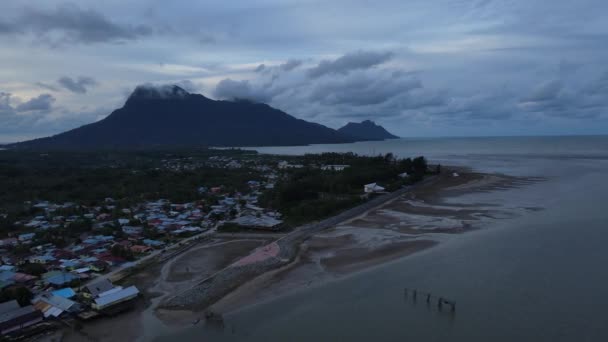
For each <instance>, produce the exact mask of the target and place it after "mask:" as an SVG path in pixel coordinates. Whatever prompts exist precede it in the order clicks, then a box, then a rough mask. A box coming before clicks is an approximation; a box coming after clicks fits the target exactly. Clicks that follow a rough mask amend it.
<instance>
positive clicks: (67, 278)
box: [45, 273, 78, 285]
mask: <svg viewBox="0 0 608 342" xmlns="http://www.w3.org/2000/svg"><path fill="white" fill-rule="evenodd" d="M74 279H78V277H77V276H75V275H73V274H71V273H62V274H58V275H56V276H53V277H50V278H47V279H46V280H45V281H46V282H47V283H49V284H53V285H63V284H67V283H69V282H71V281H72V280H74Z"/></svg>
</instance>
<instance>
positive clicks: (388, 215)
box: [64, 169, 540, 341]
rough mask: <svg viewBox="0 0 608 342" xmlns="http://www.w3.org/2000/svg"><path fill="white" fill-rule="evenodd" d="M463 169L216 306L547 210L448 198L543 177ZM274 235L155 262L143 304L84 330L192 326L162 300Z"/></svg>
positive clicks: (141, 281)
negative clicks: (528, 212) (492, 222)
mask: <svg viewBox="0 0 608 342" xmlns="http://www.w3.org/2000/svg"><path fill="white" fill-rule="evenodd" d="M457 172H458V173H459V176H458V177H454V176H453V175H452V173H447V172H446V173H444V174H442V175H440V176H439V177H438V179H437V180H436V181H434V182H433V183H431V184H428V185H425V186H423V187H419V188H417V189H415V190H413V191H411V192H409V193H407V194H406V195H405V196H402V197H400V198H397V199H396V200H392V201H389V202H387V203H385V204H384V205H382V206H381V207H379V208H375V209H372V210H370V211H368V212H366V213H364V214H363V215H360V216H359V217H356V218H353V219H351V220H349V221H346V222H342V223H341V224H339V225H337V226H335V227H333V228H330V229H326V230H324V231H321V232H319V233H317V234H314V235H312V236H310V237H309V238H307V239H306V240H305V241H303V242H302V243H300V244H299V245H298V246H297V248H298V250H299V252H298V253H297V255H296V257H295V259H294V260H293V261H292V262H290V263H288V264H286V265H284V266H282V267H280V268H278V269H274V270H271V271H269V272H266V273H264V274H262V275H260V276H258V277H256V278H254V279H252V280H249V281H247V282H245V283H243V284H240V285H239V286H238V287H237V288H236V289H235V290H234V291H232V292H230V293H229V294H228V295H226V296H224V297H223V298H221V299H220V300H219V301H217V302H216V303H214V304H213V305H212V306H211V307H210V308H209V309H210V310H212V311H214V312H218V313H222V314H229V313H231V312H235V311H238V310H240V309H243V308H245V307H247V306H250V305H255V304H258V303H262V302H265V301H269V300H273V299H275V298H278V297H280V296H282V295H286V294H289V293H292V292H294V291H297V290H298V289H303V288H307V287H310V286H319V285H322V284H324V283H326V282H328V281H332V280H334V279H338V278H341V277H345V276H348V275H351V274H353V273H355V272H359V271H362V270H367V269H370V268H373V267H375V266H378V265H381V264H385V263H387V262H391V261H394V260H397V259H399V258H403V257H406V256H407V255H411V254H412V253H416V252H418V251H421V250H424V249H427V248H431V247H433V246H435V245H436V244H438V243H440V242H441V241H442V240H443V239H445V238H448V237H449V236H450V235H454V234H460V233H463V232H466V231H469V230H473V229H480V228H483V226H484V222H486V221H487V220H495V219H502V218H508V217H513V216H514V215H519V214H521V212H520V211H521V210H524V211H525V210H539V209H540V208H503V207H501V206H499V205H496V204H492V203H474V204H471V203H466V202H465V203H458V202H453V201H447V199H451V198H457V197H458V196H460V195H466V194H467V193H471V192H480V191H497V190H501V189H510V188H513V187H518V186H524V185H526V184H529V183H531V182H535V181H538V179H522V178H514V177H507V176H502V175H488V174H481V173H474V172H468V171H467V170H464V169H459V170H457ZM515 209H519V210H520V211H518V210H515ZM270 241H271V240H270V239H268V238H266V239H263V238H259V239H257V238H253V237H252V238H245V239H239V240H232V241H230V240H228V241H226V240H216V241H213V242H210V243H205V244H204V245H201V246H200V247H194V248H192V249H191V250H189V251H188V252H186V253H184V254H182V255H180V256H178V257H176V258H174V259H172V260H169V261H168V262H166V263H165V264H164V265H155V266H151V267H149V268H147V269H146V270H144V271H142V272H140V273H138V274H136V275H134V276H133V277H131V278H130V279H129V280H128V282H129V283H133V284H135V285H137V286H138V287H139V288H141V289H143V291H144V293H145V296H144V298H145V300H142V302H141V304H140V305H139V306H138V308H137V309H136V310H133V311H132V312H129V313H125V314H122V315H119V316H117V317H115V318H103V319H100V320H97V321H95V322H93V323H86V324H85V328H84V329H83V333H84V334H86V336H89V337H90V339H89V340H91V341H118V340H125V337H129V338H127V339H126V340H137V338H139V340H143V341H145V340H148V339H151V338H153V337H154V336H157V335H158V334H160V333H162V332H167V331H170V330H173V329H179V328H180V327H183V326H189V325H192V324H193V322H198V321H199V319H201V318H202V317H203V316H204V314H203V312H202V311H189V310H174V309H172V310H168V309H160V308H158V305H159V303H160V302H161V301H162V300H163V299H164V298H166V297H167V296H169V295H173V294H175V293H178V292H180V291H183V290H185V289H188V288H190V287H192V286H193V285H195V284H197V283H199V282H201V281H202V280H203V279H205V278H207V277H208V276H210V275H212V274H214V273H215V272H217V271H219V270H221V269H223V268H225V267H227V266H229V265H231V264H233V263H235V264H238V262H243V260H247V258H249V259H250V258H252V255H251V252H252V251H253V250H254V249H256V248H258V247H261V246H267V247H264V248H266V249H268V250H263V249H261V248H260V249H257V251H258V253H257V254H268V253H272V252H273V250H272V248H269V247H268V246H269V245H268V243H269V242H270ZM239 260H240V261H239ZM237 261H238V262H237ZM116 327H119V328H118V329H116ZM83 336H84V335H82V334H78V335H76V334H68V335H67V336H66V337H67V338H66V339H64V340H65V341H81V340H83V339H82V337H83ZM70 337H71V338H70ZM130 337H132V338H133V339H132V338H130Z"/></svg>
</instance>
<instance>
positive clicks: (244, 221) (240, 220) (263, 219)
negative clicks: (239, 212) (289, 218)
mask: <svg viewBox="0 0 608 342" xmlns="http://www.w3.org/2000/svg"><path fill="white" fill-rule="evenodd" d="M230 222H231V223H235V224H238V225H240V226H245V227H253V228H266V229H271V228H274V227H277V226H278V225H280V224H281V223H283V221H281V220H277V219H276V218H274V217H270V216H268V215H260V217H258V216H256V215H243V216H240V217H237V218H235V219H234V220H232V221H230Z"/></svg>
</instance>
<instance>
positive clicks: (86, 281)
mask: <svg viewBox="0 0 608 342" xmlns="http://www.w3.org/2000/svg"><path fill="white" fill-rule="evenodd" d="M162 162H163V164H162V165H163V166H162V167H163V168H166V169H170V170H174V171H184V170H190V169H191V168H197V167H201V166H202V165H203V164H201V162H199V161H197V160H193V159H192V158H173V159H165V160H163V161H162ZM204 166H205V167H209V166H212V167H219V168H225V169H238V168H249V169H251V170H254V171H256V174H258V175H262V176H261V177H260V179H252V180H250V181H248V182H247V184H246V186H244V187H243V188H246V189H247V190H246V191H241V192H235V191H234V190H228V189H226V188H225V187H224V186H222V185H221V184H217V185H213V186H210V185H208V184H207V185H204V186H203V185H201V186H199V187H197V188H196V191H197V192H198V194H199V197H200V199H199V200H197V201H193V202H188V203H173V202H171V201H169V200H165V199H158V200H155V201H145V202H141V203H137V204H129V205H125V204H124V202H121V201H120V200H114V199H112V198H105V199H103V200H101V201H100V202H99V203H100V204H99V205H97V206H84V205H81V204H78V203H63V204H57V203H51V202H47V201H39V202H33V203H26V205H27V206H29V209H30V211H31V212H32V213H33V214H32V216H31V217H28V218H27V219H21V220H20V221H18V222H15V224H14V225H15V226H17V227H18V229H17V230H16V231H15V232H13V233H9V234H5V236H4V238H2V239H0V291H1V293H2V299H1V300H3V301H5V302H4V303H0V330H1V332H2V334H17V333H20V332H21V331H22V330H24V329H31V328H32V327H35V326H36V325H38V324H44V323H46V322H48V320H56V319H66V318H74V319H75V318H79V319H89V318H92V317H95V316H97V315H100V314H107V313H116V312H118V311H121V310H124V309H125V308H128V307H129V306H130V305H131V303H132V302H133V300H134V299H135V298H137V296H138V295H139V293H140V292H139V290H138V289H137V288H136V287H134V286H131V287H125V288H123V287H121V286H115V285H113V284H112V283H111V282H110V281H109V280H107V276H106V274H107V273H108V272H112V271H116V270H119V269H124V268H127V267H129V266H133V265H136V264H137V263H138V262H139V261H140V260H142V258H143V257H146V256H150V255H153V254H155V253H156V254H160V253H162V252H163V251H164V249H165V248H166V247H168V246H170V245H174V244H178V243H180V242H181V241H182V240H183V239H184V238H188V237H193V236H196V235H199V234H203V233H205V234H210V233H212V232H213V231H215V229H216V227H220V226H221V225H223V224H226V223H230V224H232V225H237V226H241V227H244V228H250V229H262V230H277V229H280V228H281V227H282V224H283V220H282V217H281V214H280V213H278V212H276V211H273V210H269V209H265V208H262V207H261V206H260V205H259V204H258V198H259V197H260V196H261V195H262V194H263V193H264V191H268V190H271V189H273V188H274V187H275V184H276V182H277V181H278V179H279V178H280V174H281V170H285V169H294V168H302V167H303V165H300V164H290V163H288V162H286V161H277V162H272V163H262V162H259V160H258V161H256V160H255V159H236V158H232V157H225V156H219V157H211V158H208V160H206V161H205V162H204ZM318 167H319V168H321V169H322V170H326V171H333V172H340V171H343V170H345V169H347V168H348V167H349V165H319V166H318ZM383 190H384V188H382V187H381V186H379V185H377V184H375V183H374V184H368V185H365V187H364V192H366V193H370V192H380V191H383ZM5 218H6V217H5Z"/></svg>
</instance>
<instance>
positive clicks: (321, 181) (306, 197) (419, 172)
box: [262, 153, 427, 224]
mask: <svg viewBox="0 0 608 342" xmlns="http://www.w3.org/2000/svg"><path fill="white" fill-rule="evenodd" d="M301 161H302V163H303V164H302V165H304V167H303V168H298V169H293V170H290V171H289V172H288V173H287V174H286V175H285V176H284V177H283V178H282V179H281V181H280V182H279V183H278V184H277V187H276V188H275V189H274V190H273V191H271V192H268V193H267V194H266V195H265V196H264V197H263V198H262V202H263V205H265V206H267V207H272V208H275V209H277V210H279V211H280V212H282V213H284V214H285V217H286V218H287V220H288V222H289V223H291V224H299V223H303V222H308V221H310V220H311V219H322V218H325V217H328V216H331V215H333V214H335V213H337V212H339V211H341V210H343V209H346V208H349V207H352V206H353V205H355V204H357V203H359V202H361V201H363V200H364V198H362V192H363V185H365V184H369V183H373V182H378V183H380V184H381V185H382V186H383V187H385V188H386V190H387V191H394V190H396V189H398V188H399V187H401V186H403V185H407V184H412V183H414V182H416V181H418V180H420V179H422V178H423V177H424V175H425V173H426V172H427V162H426V160H425V158H424V157H418V158H415V159H410V158H407V159H397V158H395V157H394V156H393V155H392V154H390V153H389V154H387V155H384V156H376V157H364V156H359V155H356V154H353V153H346V154H340V153H324V154H318V155H315V154H310V155H305V156H304V157H302V159H301ZM319 165H348V167H347V168H345V169H344V170H341V171H328V170H322V169H321V168H319V167H318V166H319ZM404 172H407V173H408V174H409V175H410V176H409V177H407V178H402V177H399V175H400V174H402V173H404Z"/></svg>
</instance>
